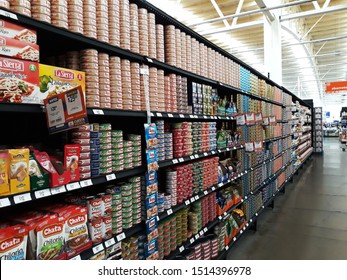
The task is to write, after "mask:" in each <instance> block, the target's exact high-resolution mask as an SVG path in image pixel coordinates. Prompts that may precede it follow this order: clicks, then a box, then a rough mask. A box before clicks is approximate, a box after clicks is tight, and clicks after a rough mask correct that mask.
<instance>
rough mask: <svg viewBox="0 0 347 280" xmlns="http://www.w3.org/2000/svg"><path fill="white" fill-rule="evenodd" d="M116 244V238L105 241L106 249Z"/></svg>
mask: <svg viewBox="0 0 347 280" xmlns="http://www.w3.org/2000/svg"><path fill="white" fill-rule="evenodd" d="M114 244H116V240H115V239H114V238H111V239H109V240H106V241H105V246H106V248H108V247H110V246H112V245H114Z"/></svg>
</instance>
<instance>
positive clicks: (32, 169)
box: [29, 154, 49, 191]
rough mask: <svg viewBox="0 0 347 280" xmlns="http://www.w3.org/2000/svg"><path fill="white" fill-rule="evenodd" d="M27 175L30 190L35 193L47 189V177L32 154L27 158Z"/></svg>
mask: <svg viewBox="0 0 347 280" xmlns="http://www.w3.org/2000/svg"><path fill="white" fill-rule="evenodd" d="M29 175H30V186H31V190H33V191H35V190H39V189H43V188H48V187H49V175H48V173H47V172H46V171H44V170H43V169H42V168H41V166H40V164H39V163H38V162H37V161H36V159H35V156H34V155H33V154H30V158H29Z"/></svg>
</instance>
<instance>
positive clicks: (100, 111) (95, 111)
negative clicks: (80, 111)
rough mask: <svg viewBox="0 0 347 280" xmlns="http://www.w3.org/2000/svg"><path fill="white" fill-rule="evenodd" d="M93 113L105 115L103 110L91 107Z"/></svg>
mask: <svg viewBox="0 0 347 280" xmlns="http://www.w3.org/2000/svg"><path fill="white" fill-rule="evenodd" d="M93 113H94V115H105V113H104V111H103V110H99V109H93Z"/></svg>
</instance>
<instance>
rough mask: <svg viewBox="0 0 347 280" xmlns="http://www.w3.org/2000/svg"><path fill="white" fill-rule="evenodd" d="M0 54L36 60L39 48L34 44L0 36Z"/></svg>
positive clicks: (38, 55)
mask: <svg viewBox="0 0 347 280" xmlns="http://www.w3.org/2000/svg"><path fill="white" fill-rule="evenodd" d="M0 55H3V56H8V57H13V58H16V59H23V60H30V61H36V62H38V61H39V59H40V48H39V46H38V45H36V44H30V43H27V42H23V41H18V40H16V39H12V38H7V37H4V36H0Z"/></svg>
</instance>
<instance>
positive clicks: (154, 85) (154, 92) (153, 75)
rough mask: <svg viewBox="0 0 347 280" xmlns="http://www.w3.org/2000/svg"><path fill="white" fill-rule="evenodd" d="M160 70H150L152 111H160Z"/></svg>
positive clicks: (151, 68)
mask: <svg viewBox="0 0 347 280" xmlns="http://www.w3.org/2000/svg"><path fill="white" fill-rule="evenodd" d="M158 96H159V95H158V69H157V68H155V67H150V68H149V101H150V107H151V111H158V110H159V98H158Z"/></svg>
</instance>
